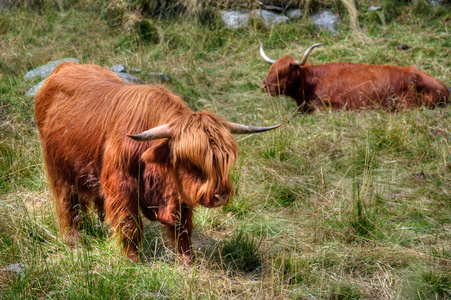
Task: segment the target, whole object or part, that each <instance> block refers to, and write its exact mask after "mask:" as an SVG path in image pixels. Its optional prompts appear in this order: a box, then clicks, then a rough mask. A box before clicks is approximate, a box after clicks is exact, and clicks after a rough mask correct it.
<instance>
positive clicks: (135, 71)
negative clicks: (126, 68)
mask: <svg viewBox="0 0 451 300" xmlns="http://www.w3.org/2000/svg"><path fill="white" fill-rule="evenodd" d="M130 72H133V73H141V72H142V70H141V69H131V70H130Z"/></svg>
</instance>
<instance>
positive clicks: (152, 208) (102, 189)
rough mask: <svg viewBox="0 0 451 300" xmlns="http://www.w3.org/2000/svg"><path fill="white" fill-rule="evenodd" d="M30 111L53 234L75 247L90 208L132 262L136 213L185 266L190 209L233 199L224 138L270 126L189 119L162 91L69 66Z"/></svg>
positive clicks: (230, 156)
mask: <svg viewBox="0 0 451 300" xmlns="http://www.w3.org/2000/svg"><path fill="white" fill-rule="evenodd" d="M35 113H36V120H37V125H38V128H39V136H40V139H41V143H42V147H43V150H44V158H45V165H46V169H47V173H48V177H49V181H50V185H51V188H52V191H53V194H54V196H55V198H56V204H57V205H56V206H57V210H58V211H57V213H58V216H59V221H60V229H61V232H62V234H63V235H64V236H65V237H66V238H67V239H68V242H74V241H77V240H79V239H80V236H79V229H80V227H81V219H82V218H81V216H82V214H83V213H84V212H86V211H87V210H88V207H89V205H90V204H92V203H93V204H94V207H95V208H96V209H97V210H98V212H99V213H100V215H105V216H106V218H107V220H108V221H109V223H110V225H111V226H112V228H113V229H114V232H115V234H116V235H117V236H118V237H119V239H120V241H121V243H122V249H123V251H124V252H125V254H126V255H127V256H128V257H129V258H130V259H132V260H134V261H136V260H138V246H139V244H140V241H141V239H142V234H143V230H142V221H141V213H142V214H143V215H144V216H146V217H147V218H149V219H150V220H153V221H159V222H161V223H162V224H163V226H164V227H165V228H166V229H167V231H168V232H169V234H170V237H171V238H172V240H173V241H176V242H177V243H176V244H177V251H178V253H179V254H181V255H182V257H186V258H188V259H191V258H192V252H191V242H190V236H191V232H192V228H193V224H192V215H193V211H192V208H193V207H194V206H196V205H198V204H200V205H203V206H205V207H217V206H220V205H225V204H226V203H227V202H228V200H229V198H230V196H231V195H232V193H233V191H232V183H231V179H230V177H229V171H230V169H231V168H232V166H233V164H234V162H235V160H236V158H237V144H236V142H235V140H234V138H233V137H232V134H233V133H238V134H239V133H254V132H262V131H266V130H271V129H274V128H276V127H278V126H280V125H276V126H272V127H252V126H244V125H240V124H236V123H231V122H227V121H225V120H224V119H223V118H221V117H220V116H218V115H216V114H213V113H209V112H201V113H196V112H193V111H191V110H190V109H189V107H188V105H187V104H186V103H185V102H184V101H183V100H181V99H180V98H179V97H178V96H176V95H174V94H172V93H171V92H170V91H168V90H167V89H165V88H164V87H161V86H152V85H132V84H128V83H124V82H123V81H122V80H121V79H119V77H117V76H116V75H115V74H114V73H113V72H111V71H110V70H108V69H106V68H102V67H99V66H96V65H80V64H77V63H75V62H65V63H62V64H60V65H59V66H58V67H57V68H56V69H55V70H54V71H53V73H52V74H51V75H50V76H49V77H48V78H47V80H46V82H45V84H44V86H43V87H42V88H41V89H40V90H39V92H38V94H37V95H36V104H35ZM149 128H150V129H149Z"/></svg>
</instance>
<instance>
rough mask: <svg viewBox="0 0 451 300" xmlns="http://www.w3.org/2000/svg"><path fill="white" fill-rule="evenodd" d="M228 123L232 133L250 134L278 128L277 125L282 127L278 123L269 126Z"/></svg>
mask: <svg viewBox="0 0 451 300" xmlns="http://www.w3.org/2000/svg"><path fill="white" fill-rule="evenodd" d="M227 125H228V126H229V129H230V132H231V133H235V134H249V133H258V132H263V131H268V130H273V129H276V128H277V127H280V126H281V125H282V124H277V125H274V126H269V127H256V126H247V125H242V124H238V123H233V122H227Z"/></svg>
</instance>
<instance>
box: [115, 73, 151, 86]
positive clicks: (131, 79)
mask: <svg viewBox="0 0 451 300" xmlns="http://www.w3.org/2000/svg"><path fill="white" fill-rule="evenodd" d="M114 73H115V74H116V75H117V76H119V77H120V78H121V79H122V80H123V81H125V82H128V83H134V84H144V82H143V81H142V80H141V78H138V77H136V76H133V75H131V74H128V73H122V72H114Z"/></svg>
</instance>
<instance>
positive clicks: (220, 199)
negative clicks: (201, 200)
mask: <svg viewBox="0 0 451 300" xmlns="http://www.w3.org/2000/svg"><path fill="white" fill-rule="evenodd" d="M213 200H214V205H215V206H221V205H226V204H227V202H229V194H215V196H214V199H213Z"/></svg>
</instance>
